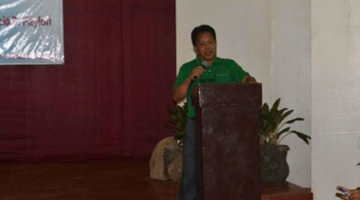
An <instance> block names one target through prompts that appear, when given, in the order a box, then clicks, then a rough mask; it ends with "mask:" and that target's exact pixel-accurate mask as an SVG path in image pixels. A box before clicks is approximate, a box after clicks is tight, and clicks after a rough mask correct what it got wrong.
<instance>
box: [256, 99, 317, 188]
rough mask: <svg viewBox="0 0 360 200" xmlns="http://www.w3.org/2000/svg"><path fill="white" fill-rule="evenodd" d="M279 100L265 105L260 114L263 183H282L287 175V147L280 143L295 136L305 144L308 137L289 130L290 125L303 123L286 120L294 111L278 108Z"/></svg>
mask: <svg viewBox="0 0 360 200" xmlns="http://www.w3.org/2000/svg"><path fill="white" fill-rule="evenodd" d="M279 104H280V98H279V99H277V100H276V101H275V102H274V104H273V105H272V107H271V108H270V107H269V106H268V105H267V104H266V103H264V104H263V106H262V107H261V112H260V143H261V145H260V148H261V180H262V181H265V182H284V181H285V180H286V178H287V176H288V175H289V166H288V164H287V162H286V156H287V151H288V150H289V147H288V146H287V145H280V142H281V141H282V140H283V139H284V138H285V137H287V136H289V135H291V134H295V135H296V136H298V137H299V138H300V139H301V140H303V141H304V142H305V143H306V144H309V140H310V139H311V137H310V136H308V135H306V134H304V133H301V132H299V131H296V130H293V129H291V127H290V125H291V124H293V123H295V122H297V121H303V120H304V119H303V118H300V117H297V118H293V119H290V120H286V118H287V117H289V116H290V114H291V113H292V112H293V111H294V110H289V109H288V108H279Z"/></svg>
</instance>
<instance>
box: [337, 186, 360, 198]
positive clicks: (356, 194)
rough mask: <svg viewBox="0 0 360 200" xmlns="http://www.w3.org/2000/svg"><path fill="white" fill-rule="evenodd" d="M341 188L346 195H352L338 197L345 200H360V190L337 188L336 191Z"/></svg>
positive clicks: (339, 195)
mask: <svg viewBox="0 0 360 200" xmlns="http://www.w3.org/2000/svg"><path fill="white" fill-rule="evenodd" d="M339 188H343V189H344V190H345V191H346V193H348V194H350V195H346V194H340V193H337V194H336V196H338V197H340V198H341V199H343V200H360V190H358V189H356V190H350V189H348V188H344V187H340V186H337V187H336V189H337V190H339Z"/></svg>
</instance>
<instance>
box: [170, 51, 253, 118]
mask: <svg viewBox="0 0 360 200" xmlns="http://www.w3.org/2000/svg"><path fill="white" fill-rule="evenodd" d="M201 62H202V61H201V59H200V58H199V57H197V58H196V59H194V60H192V61H190V62H187V63H185V64H184V65H182V66H181V68H180V71H179V74H178V76H177V78H176V80H175V83H174V88H176V87H177V86H179V85H180V84H181V83H183V82H184V81H185V80H186V79H187V78H188V77H189V76H190V74H191V72H192V70H193V69H194V68H195V67H197V66H199V65H201ZM247 75H249V73H247V72H246V71H244V70H243V69H242V68H241V67H240V66H239V65H238V64H237V63H236V62H235V61H233V60H231V59H223V58H218V57H216V58H215V60H214V62H213V63H212V65H211V66H209V67H207V69H206V71H205V72H204V73H203V74H202V75H201V76H200V77H199V78H197V79H195V81H194V82H193V83H192V85H191V86H190V89H189V90H188V93H187V96H186V100H187V102H188V103H187V105H188V117H195V108H194V107H193V105H192V102H191V91H193V89H194V88H195V86H196V85H197V84H198V83H215V84H221V83H241V81H242V80H243V78H244V77H245V76H247Z"/></svg>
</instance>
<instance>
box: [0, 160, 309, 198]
mask: <svg viewBox="0 0 360 200" xmlns="http://www.w3.org/2000/svg"><path fill="white" fill-rule="evenodd" d="M178 188H179V185H178V184H177V183H172V182H162V181H155V180H152V179H150V178H149V166H148V159H147V158H136V159H134V158H128V159H120V160H115V161H106V162H105V161H97V162H82V163H42V164H9V163H7V164H0V200H174V199H175V196H176V194H177V192H178ZM262 193H263V194H262V200H290V199H291V200H311V199H312V195H311V193H310V190H308V189H303V188H300V187H298V186H296V185H294V184H291V183H285V184H263V186H262ZM244 200H246V199H244Z"/></svg>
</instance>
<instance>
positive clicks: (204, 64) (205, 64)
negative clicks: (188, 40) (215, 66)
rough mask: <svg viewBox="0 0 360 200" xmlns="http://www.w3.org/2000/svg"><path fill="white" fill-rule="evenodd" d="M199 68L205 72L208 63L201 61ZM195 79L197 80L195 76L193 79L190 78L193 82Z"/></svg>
mask: <svg viewBox="0 0 360 200" xmlns="http://www.w3.org/2000/svg"><path fill="white" fill-rule="evenodd" d="M201 67H202V68H203V69H205V70H206V68H208V67H209V64H208V62H206V61H205V60H204V61H202V62H201ZM195 79H197V77H196V76H194V77H193V78H192V81H195Z"/></svg>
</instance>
